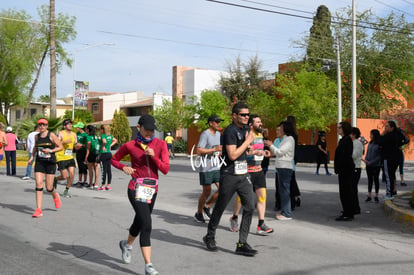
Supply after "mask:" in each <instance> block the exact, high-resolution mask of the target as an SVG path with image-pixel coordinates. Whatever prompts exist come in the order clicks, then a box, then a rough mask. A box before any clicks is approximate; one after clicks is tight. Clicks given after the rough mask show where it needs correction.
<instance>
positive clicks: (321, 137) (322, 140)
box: [315, 131, 331, 176]
mask: <svg viewBox="0 0 414 275" xmlns="http://www.w3.org/2000/svg"><path fill="white" fill-rule="evenodd" d="M316 147H317V148H318V156H317V159H316V162H317V164H316V173H315V174H316V175H319V167H320V166H321V164H323V165H325V172H326V175H327V176H330V175H331V173H329V171H328V162H329V156H328V151H327V149H326V133H325V131H319V133H318V142H317V143H316Z"/></svg>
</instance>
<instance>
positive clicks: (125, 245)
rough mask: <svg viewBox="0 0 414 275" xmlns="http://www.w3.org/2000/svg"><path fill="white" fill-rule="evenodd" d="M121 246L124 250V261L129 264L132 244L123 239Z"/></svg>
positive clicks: (122, 256)
mask: <svg viewBox="0 0 414 275" xmlns="http://www.w3.org/2000/svg"><path fill="white" fill-rule="evenodd" d="M119 248H121V251H122V255H121V258H122V261H123V262H124V263H126V264H129V263H130V262H131V250H132V246H130V245H128V243H127V241H126V240H122V241H120V242H119Z"/></svg>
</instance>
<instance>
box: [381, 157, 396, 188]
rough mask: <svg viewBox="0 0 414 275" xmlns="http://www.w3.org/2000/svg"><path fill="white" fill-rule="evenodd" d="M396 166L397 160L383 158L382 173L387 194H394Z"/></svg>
mask: <svg viewBox="0 0 414 275" xmlns="http://www.w3.org/2000/svg"><path fill="white" fill-rule="evenodd" d="M397 168H398V160H394V159H384V175H385V184H386V187H387V195H389V196H391V195H394V191H395V180H396V178H395V172H396V171H397Z"/></svg>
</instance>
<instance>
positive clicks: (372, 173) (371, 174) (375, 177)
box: [366, 166, 381, 194]
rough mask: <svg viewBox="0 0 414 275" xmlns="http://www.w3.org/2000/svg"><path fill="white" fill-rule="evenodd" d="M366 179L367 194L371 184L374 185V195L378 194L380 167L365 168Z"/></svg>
mask: <svg viewBox="0 0 414 275" xmlns="http://www.w3.org/2000/svg"><path fill="white" fill-rule="evenodd" d="M366 170H367V177H368V192H369V193H371V190H372V183H374V184H375V193H377V194H378V192H379V174H380V170H381V167H379V166H378V167H372V166H367V167H366Z"/></svg>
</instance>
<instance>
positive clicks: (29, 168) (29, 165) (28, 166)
mask: <svg viewBox="0 0 414 275" xmlns="http://www.w3.org/2000/svg"><path fill="white" fill-rule="evenodd" d="M31 157H32V153H31V152H29V156H28V157H27V160H29V159H30V158H31ZM32 163H33V162H32ZM31 175H32V164H29V163H27V166H26V177H30V176H31Z"/></svg>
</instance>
